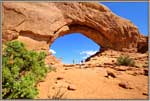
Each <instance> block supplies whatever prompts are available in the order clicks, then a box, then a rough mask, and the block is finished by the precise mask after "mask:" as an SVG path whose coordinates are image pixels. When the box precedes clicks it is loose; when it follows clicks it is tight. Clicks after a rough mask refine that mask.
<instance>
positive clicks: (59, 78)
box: [56, 77, 64, 80]
mask: <svg viewBox="0 0 150 101" xmlns="http://www.w3.org/2000/svg"><path fill="white" fill-rule="evenodd" d="M56 79H57V80H62V79H64V78H63V77H57V78H56Z"/></svg>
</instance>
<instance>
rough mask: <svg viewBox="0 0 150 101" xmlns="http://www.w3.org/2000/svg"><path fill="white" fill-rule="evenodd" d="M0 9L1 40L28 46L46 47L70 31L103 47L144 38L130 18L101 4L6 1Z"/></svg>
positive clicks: (135, 44) (133, 43)
mask: <svg viewBox="0 0 150 101" xmlns="http://www.w3.org/2000/svg"><path fill="white" fill-rule="evenodd" d="M2 9H3V10H2V14H3V16H2V33H3V42H5V41H8V40H13V39H16V38H18V40H20V41H23V42H24V43H25V44H26V45H27V47H29V49H35V50H41V49H42V50H48V49H49V46H50V45H51V44H52V43H53V42H54V40H55V39H57V38H58V37H60V36H63V35H66V34H71V33H72V32H80V33H82V34H84V35H85V36H87V37H88V38H90V39H92V40H93V41H94V42H95V43H97V44H98V45H100V46H101V47H102V48H104V49H105V48H106V49H107V48H111V49H115V50H122V49H123V48H128V49H137V47H138V44H142V46H144V45H145V43H144V42H145V39H146V38H145V37H144V36H142V37H141V35H140V33H139V30H138V28H137V27H136V26H135V25H134V24H133V23H132V22H131V21H129V20H127V19H124V18H121V17H119V16H117V15H115V14H114V13H113V12H111V10H110V9H108V8H107V7H105V6H104V5H102V4H98V3H83V2H72V3H71V2H68V3H64V2H61V3H58V2H56V3H55V2H53V3H52V2H51V3H50V2H45V3H44V2H43V3H41V2H5V3H3V4H2ZM141 38H142V39H143V40H141ZM139 41H140V42H139ZM143 41H144V42H143ZM143 43H144V45H143ZM146 46H147V45H146Z"/></svg>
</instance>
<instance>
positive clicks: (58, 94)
mask: <svg viewBox="0 0 150 101" xmlns="http://www.w3.org/2000/svg"><path fill="white" fill-rule="evenodd" d="M61 88H62V87H60V88H59V89H58V91H57V92H56V94H55V95H53V96H52V99H54V100H59V99H62V98H63V96H64V95H65V93H66V92H65V91H64V92H62V90H61Z"/></svg>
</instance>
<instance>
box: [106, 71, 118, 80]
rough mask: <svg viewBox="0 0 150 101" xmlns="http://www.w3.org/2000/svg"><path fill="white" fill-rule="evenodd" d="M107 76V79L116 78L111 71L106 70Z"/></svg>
mask: <svg viewBox="0 0 150 101" xmlns="http://www.w3.org/2000/svg"><path fill="white" fill-rule="evenodd" d="M107 76H108V77H109V76H111V77H113V78H116V74H115V73H114V72H113V71H109V70H107Z"/></svg>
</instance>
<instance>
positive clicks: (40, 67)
mask: <svg viewBox="0 0 150 101" xmlns="http://www.w3.org/2000/svg"><path fill="white" fill-rule="evenodd" d="M45 57H46V54H45V53H44V52H40V53H37V52H35V51H28V50H27V49H26V48H25V46H24V44H23V43H21V42H19V41H10V42H7V43H6V45H5V47H3V52H2V98H3V99H18V98H19V99H22V98H27V99H28V98H35V97H36V96H37V94H38V90H37V88H36V84H37V83H38V82H40V81H41V80H43V79H44V77H45V76H46V73H47V72H48V70H49V69H48V68H49V67H47V66H46V65H45V62H44V61H45Z"/></svg>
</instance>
